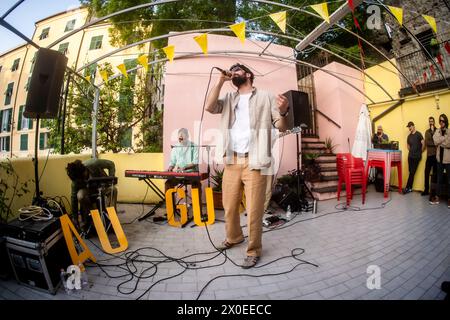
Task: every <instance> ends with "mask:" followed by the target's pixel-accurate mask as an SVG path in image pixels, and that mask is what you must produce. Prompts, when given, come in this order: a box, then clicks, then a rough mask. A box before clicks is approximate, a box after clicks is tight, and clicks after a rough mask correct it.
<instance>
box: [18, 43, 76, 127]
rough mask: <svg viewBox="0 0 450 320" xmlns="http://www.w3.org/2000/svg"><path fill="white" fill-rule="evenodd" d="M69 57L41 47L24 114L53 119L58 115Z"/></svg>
mask: <svg viewBox="0 0 450 320" xmlns="http://www.w3.org/2000/svg"><path fill="white" fill-rule="evenodd" d="M66 66H67V57H66V56H65V55H64V54H62V53H61V52H58V51H55V50H50V49H46V48H40V49H39V50H38V51H37V54H36V60H35V62H34V69H33V73H32V75H31V80H30V83H29V87H28V95H27V102H26V104H25V111H24V113H23V115H24V116H25V117H27V118H37V117H39V118H42V119H51V118H56V117H57V116H58V111H59V100H60V97H61V89H62V86H63V81H64V72H65V69H66Z"/></svg>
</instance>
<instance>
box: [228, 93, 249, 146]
mask: <svg viewBox="0 0 450 320" xmlns="http://www.w3.org/2000/svg"><path fill="white" fill-rule="evenodd" d="M250 96H251V93H247V94H241V95H240V97H239V103H238V105H237V107H236V109H235V114H236V121H235V122H234V124H233V127H232V128H231V132H230V137H231V140H230V143H231V149H232V150H233V151H234V152H238V153H246V152H248V145H249V141H250V112H249V110H248V101H249V99H250Z"/></svg>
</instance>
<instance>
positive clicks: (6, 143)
mask: <svg viewBox="0 0 450 320" xmlns="http://www.w3.org/2000/svg"><path fill="white" fill-rule="evenodd" d="M10 139H11V138H10V137H9V136H8V137H6V139H5V151H9V147H10V146H9V145H10Z"/></svg>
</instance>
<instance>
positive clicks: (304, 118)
mask: <svg viewBox="0 0 450 320" xmlns="http://www.w3.org/2000/svg"><path fill="white" fill-rule="evenodd" d="M283 95H284V96H285V97H286V98H287V99H288V101H289V110H291V112H289V113H292V114H291V115H290V117H291V120H288V121H290V123H293V127H300V128H301V129H302V130H301V131H303V130H304V129H305V128H312V126H313V120H312V111H311V107H310V105H309V99H308V94H307V93H305V92H301V91H296V90H289V91H287V92H285V93H283ZM295 134H296V142H297V143H296V148H297V153H296V156H297V168H296V170H295V177H296V180H297V185H296V189H297V190H296V193H297V194H296V195H295V196H296V197H295V198H296V199H295V200H296V205H294V206H292V205H291V208H293V207H296V208H298V209H299V211H302V210H303V211H305V212H306V211H309V210H312V211H313V213H316V210H317V206H316V205H317V202H316V199H315V198H314V195H313V194H312V192H311V190H310V188H309V187H308V186H307V185H306V183H305V180H304V172H302V170H300V156H301V152H300V146H299V144H300V138H299V134H300V132H296V133H295ZM306 193H308V194H309V196H310V197H311V198H312V201H313V206H312V207H311V206H310V205H309V204H308V201H307V200H306V198H305V196H306ZM292 201H293V200H292V196H290V197H287V201H286V202H291V203H292Z"/></svg>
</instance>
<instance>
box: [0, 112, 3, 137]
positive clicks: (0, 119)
mask: <svg viewBox="0 0 450 320" xmlns="http://www.w3.org/2000/svg"><path fill="white" fill-rule="evenodd" d="M2 122H3V110H0V132H2V131H3V128H2V127H3V126H2Z"/></svg>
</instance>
